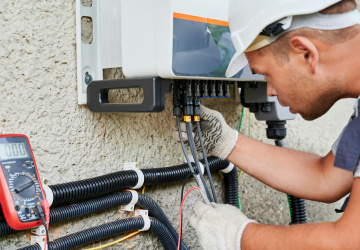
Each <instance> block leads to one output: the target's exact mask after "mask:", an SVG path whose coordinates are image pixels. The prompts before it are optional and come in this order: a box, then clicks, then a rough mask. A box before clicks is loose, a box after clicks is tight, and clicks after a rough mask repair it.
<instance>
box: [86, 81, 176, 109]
mask: <svg viewBox="0 0 360 250" xmlns="http://www.w3.org/2000/svg"><path fill="white" fill-rule="evenodd" d="M126 88H142V89H143V91H144V100H143V102H142V103H140V104H126V103H109V98H108V96H109V91H110V90H111V89H126ZM170 91H171V80H169V79H162V78H148V79H116V80H104V81H92V82H90V83H89V85H88V87H87V105H88V108H89V110H90V111H92V112H94V113H145V112H161V111H163V110H164V108H165V94H166V93H167V92H170Z"/></svg>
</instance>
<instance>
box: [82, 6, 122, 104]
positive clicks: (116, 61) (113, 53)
mask: <svg viewBox="0 0 360 250" xmlns="http://www.w3.org/2000/svg"><path fill="white" fill-rule="evenodd" d="M83 17H88V18H91V19H92V24H93V27H92V36H93V40H92V42H91V43H90V44H86V43H84V42H83V41H82V39H81V35H82V34H81V28H82V24H81V19H82V18H83ZM120 25H121V23H120V0H93V1H92V6H91V7H85V6H83V5H82V4H81V0H76V44H77V81H78V103H79V104H86V103H87V97H86V95H87V92H86V89H87V85H88V84H89V82H90V81H92V80H103V69H105V68H117V67H121V66H122V65H121V33H120Z"/></svg>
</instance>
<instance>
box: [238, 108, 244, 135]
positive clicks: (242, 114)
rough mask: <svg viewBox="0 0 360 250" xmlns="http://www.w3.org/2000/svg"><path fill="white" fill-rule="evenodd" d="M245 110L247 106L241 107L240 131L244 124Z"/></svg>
mask: <svg viewBox="0 0 360 250" xmlns="http://www.w3.org/2000/svg"><path fill="white" fill-rule="evenodd" d="M244 110H245V107H244V106H243V107H242V109H241V116H240V124H239V129H238V132H240V129H241V124H242V121H243V116H244Z"/></svg>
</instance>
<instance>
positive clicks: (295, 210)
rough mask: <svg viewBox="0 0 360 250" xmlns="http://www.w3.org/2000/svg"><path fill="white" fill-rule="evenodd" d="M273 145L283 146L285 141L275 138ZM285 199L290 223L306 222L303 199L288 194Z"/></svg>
mask: <svg viewBox="0 0 360 250" xmlns="http://www.w3.org/2000/svg"><path fill="white" fill-rule="evenodd" d="M275 145H276V146H278V147H285V143H284V141H283V140H281V139H277V140H275ZM287 200H288V203H289V212H290V218H291V223H290V224H302V223H306V207H305V200H304V199H301V198H298V197H295V196H292V195H288V194H287Z"/></svg>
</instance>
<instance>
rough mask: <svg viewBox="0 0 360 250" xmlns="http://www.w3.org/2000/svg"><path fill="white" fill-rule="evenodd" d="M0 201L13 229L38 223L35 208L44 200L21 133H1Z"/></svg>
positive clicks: (28, 146) (34, 164) (37, 176)
mask: <svg viewBox="0 0 360 250" xmlns="http://www.w3.org/2000/svg"><path fill="white" fill-rule="evenodd" d="M0 169H1V171H0V184H1V185H0V188H1V189H0V202H1V207H2V209H3V212H4V216H5V219H6V221H7V222H8V224H9V226H10V227H11V228H13V229H16V230H21V229H27V228H31V227H35V226H38V225H40V224H41V221H39V220H40V218H39V217H38V215H37V214H36V213H35V211H34V208H35V206H36V205H40V204H41V202H42V201H43V200H44V193H43V191H42V187H41V183H40V182H39V175H38V172H37V169H36V163H35V160H34V158H33V154H32V152H31V148H30V144H29V141H28V139H27V137H26V136H24V135H0Z"/></svg>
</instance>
